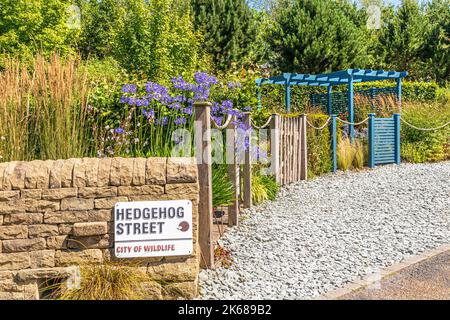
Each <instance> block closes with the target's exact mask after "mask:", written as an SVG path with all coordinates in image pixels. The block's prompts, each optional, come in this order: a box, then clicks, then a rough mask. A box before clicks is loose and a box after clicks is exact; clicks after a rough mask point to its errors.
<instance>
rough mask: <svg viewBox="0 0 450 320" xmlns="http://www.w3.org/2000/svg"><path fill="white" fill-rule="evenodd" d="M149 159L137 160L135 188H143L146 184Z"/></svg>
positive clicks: (134, 179)
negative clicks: (146, 166) (146, 169)
mask: <svg viewBox="0 0 450 320" xmlns="http://www.w3.org/2000/svg"><path fill="white" fill-rule="evenodd" d="M146 162H147V159H145V158H135V159H134V166H133V181H132V185H133V186H143V185H144V184H145V164H146Z"/></svg>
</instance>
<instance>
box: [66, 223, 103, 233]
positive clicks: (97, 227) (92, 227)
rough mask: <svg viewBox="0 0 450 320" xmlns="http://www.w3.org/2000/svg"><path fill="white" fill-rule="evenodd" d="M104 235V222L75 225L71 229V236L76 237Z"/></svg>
mask: <svg viewBox="0 0 450 320" xmlns="http://www.w3.org/2000/svg"><path fill="white" fill-rule="evenodd" d="M106 233H107V225H106V222H86V223H75V224H74V225H73V229H72V234H73V235H74V236H77V237H87V236H97V235H104V234H106Z"/></svg>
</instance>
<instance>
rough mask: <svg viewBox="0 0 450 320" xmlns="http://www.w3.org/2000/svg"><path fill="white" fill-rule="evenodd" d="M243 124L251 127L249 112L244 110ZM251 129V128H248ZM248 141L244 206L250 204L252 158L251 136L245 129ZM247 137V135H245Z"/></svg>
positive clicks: (248, 206) (245, 162)
mask: <svg viewBox="0 0 450 320" xmlns="http://www.w3.org/2000/svg"><path fill="white" fill-rule="evenodd" d="M243 120H244V124H245V128H247V129H248V128H250V127H251V113H250V112H244V119H243ZM248 130H251V129H248ZM247 135H248V139H249V141H248V142H249V143H248V147H247V148H245V156H244V182H243V185H244V186H243V187H244V188H243V189H244V208H250V207H251V206H252V158H251V151H252V150H251V146H252V136H251V131H247ZM246 138H247V137H246Z"/></svg>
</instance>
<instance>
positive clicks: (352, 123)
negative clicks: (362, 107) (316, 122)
mask: <svg viewBox="0 0 450 320" xmlns="http://www.w3.org/2000/svg"><path fill="white" fill-rule="evenodd" d="M336 119H337V120H339V121H341V122H342V123H345V124H349V125H354V126H359V125H360V124H363V123H364V122H366V121H367V120H369V117H367V118H365V119H364V120H363V121H361V122H356V123H354V122H348V121H345V120H342V119H341V118H336Z"/></svg>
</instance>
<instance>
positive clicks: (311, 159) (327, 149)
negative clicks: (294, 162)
mask: <svg viewBox="0 0 450 320" xmlns="http://www.w3.org/2000/svg"><path fill="white" fill-rule="evenodd" d="M327 119H328V116H327V115H322V114H309V115H308V121H309V122H311V123H312V124H313V125H314V126H315V127H319V126H322V125H323V124H324V123H325V121H327ZM339 136H340V131H339V132H338V137H339ZM330 141H331V132H330V128H329V127H325V128H324V129H323V130H320V131H319V130H316V129H314V128H312V127H310V126H308V129H307V143H308V176H309V177H310V178H312V177H315V176H319V175H321V174H324V173H327V172H330V171H331V169H332V166H333V164H332V155H331V144H330Z"/></svg>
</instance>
